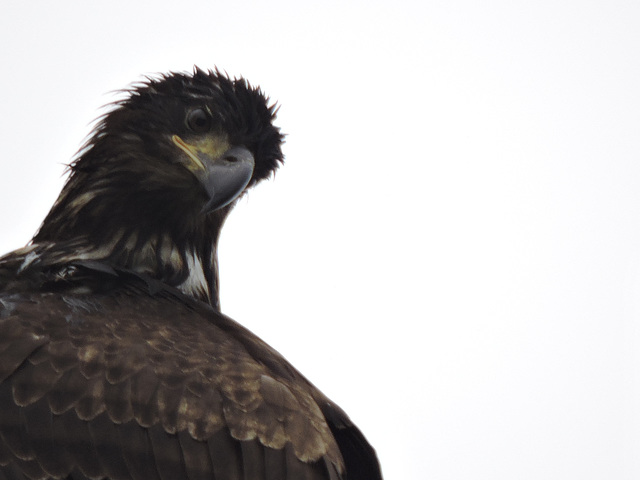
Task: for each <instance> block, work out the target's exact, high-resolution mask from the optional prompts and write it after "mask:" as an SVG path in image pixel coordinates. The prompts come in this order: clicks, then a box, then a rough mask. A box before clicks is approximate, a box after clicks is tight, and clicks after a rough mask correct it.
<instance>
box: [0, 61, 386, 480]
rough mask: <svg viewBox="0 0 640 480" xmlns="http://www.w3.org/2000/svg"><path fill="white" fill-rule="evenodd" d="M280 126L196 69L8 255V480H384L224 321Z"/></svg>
mask: <svg viewBox="0 0 640 480" xmlns="http://www.w3.org/2000/svg"><path fill="white" fill-rule="evenodd" d="M194 109H196V110H195V111H196V114H193V112H194ZM141 112H142V113H141ZM203 112H204V113H203ZM206 112H208V114H207V113H206ZM203 115H204V116H203ZM206 115H210V118H209V119H208V120H207V116H206ZM274 117H275V110H274V108H273V107H269V106H268V105H267V99H266V98H265V97H264V96H263V95H262V93H261V92H260V91H259V90H258V89H254V88H252V87H251V86H250V85H249V84H248V83H246V82H245V81H244V80H230V79H229V78H227V77H225V76H223V75H221V74H220V73H218V72H203V71H201V70H196V71H195V72H194V74H193V75H185V74H173V75H169V76H164V77H162V78H160V79H157V80H153V79H152V80H149V81H148V83H145V84H143V85H139V86H137V87H136V88H135V89H134V90H133V91H132V92H131V93H130V97H129V98H128V99H127V100H125V101H123V102H120V103H119V104H118V105H117V106H116V107H115V110H113V111H112V112H111V113H109V114H108V115H107V116H106V117H105V118H104V119H103V120H102V121H101V123H100V124H99V126H98V128H97V130H96V132H95V133H94V135H93V136H92V138H91V139H90V140H89V143H88V144H87V146H86V147H85V149H84V150H83V151H82V152H81V155H80V157H79V158H78V159H77V160H76V161H75V162H74V164H73V165H72V167H71V168H72V173H71V177H70V179H69V181H68V182H67V184H66V185H65V187H64V189H63V192H62V193H61V195H60V198H59V199H58V201H57V202H56V204H55V205H54V207H53V209H52V211H51V213H50V214H49V215H48V217H47V218H46V219H45V221H44V223H43V226H42V227H41V229H40V231H39V233H38V234H37V235H36V236H35V237H34V240H33V242H32V243H31V244H30V245H28V246H27V247H25V248H23V249H20V250H17V251H15V252H12V253H10V254H8V255H6V256H5V257H3V258H0V480H3V479H6V480H14V479H15V480H17V479H25V478H29V479H34V480H35V479H48V478H72V479H86V478H91V479H98V478H109V479H113V480H129V479H131V480H151V479H152V480H179V479H189V480H205V479H209V480H211V479H215V480H233V479H238V480H240V479H242V480H248V479H252V480H261V479H264V480H267V479H269V480H293V479H296V480H298V479H308V480H321V479H325V480H327V479H330V480H339V479H355V480H358V479H372V480H375V479H378V478H381V475H380V471H379V467H378V463H377V459H376V456H375V453H374V451H373V449H372V448H371V447H370V445H369V444H368V443H367V441H366V440H365V439H364V437H363V436H362V434H361V433H360V432H359V430H358V429H357V428H356V427H355V426H354V425H353V424H352V423H351V422H350V420H349V419H348V417H347V416H346V415H345V414H344V412H342V410H340V409H339V408H338V407H336V406H335V405H333V404H332V403H331V402H330V401H329V400H328V399H327V398H326V397H325V396H324V395H323V394H322V393H321V392H320V391H318V390H317V389H316V388H315V387H314V386H313V385H311V384H310V383H309V382H308V381H307V380H306V379H305V378H304V377H303V376H302V375H301V374H300V373H299V372H298V371H297V370H295V368H293V367H292V366H291V365H290V364H289V363H288V362H287V361H286V360H285V359H284V358H282V356H280V355H279V354H278V353H277V352H276V351H274V350H273V349H272V348H271V347H269V346H268V345H267V344H265V343H264V342H263V341H262V340H260V339H259V338H257V337H256V336H255V335H253V334H252V333H251V332H249V331H248V330H246V329H245V328H243V327H242V326H240V325H239V324H237V323H236V322H234V321H233V320H231V319H230V318H228V317H226V316H224V315H223V314H221V313H220V312H219V309H218V306H219V303H218V298H217V259H216V245H217V239H218V236H219V233H220V228H221V226H222V224H223V222H224V219H225V218H226V215H227V214H228V213H229V211H230V210H231V208H232V207H233V203H234V202H235V200H236V199H237V198H238V196H240V195H241V194H242V193H243V192H244V191H245V189H246V188H249V187H251V186H252V185H254V184H255V183H257V182H258V181H260V180H261V179H263V178H266V177H267V176H268V175H269V174H270V173H271V172H273V171H274V169H275V168H276V166H277V164H278V163H279V162H280V161H281V160H282V155H281V153H280V143H281V141H282V136H281V134H280V133H279V131H278V129H277V128H275V127H273V126H272V121H273V118H274ZM185 118H186V119H187V121H186V122H185ZM194 118H195V119H196V120H197V121H198V122H199V123H194V122H195V120H194V122H191V123H190V119H194ZM203 118H204V121H203V120H202V119H203ZM203 122H204V123H203ZM207 122H209V123H207ZM185 123H186V126H185ZM205 127H206V128H205ZM190 129H191V130H190ZM177 135H179V136H180V137H179V139H178V140H175V138H176V136H177ZM183 138H184V139H186V140H183ZM172 142H173V143H172ZM176 145H177V146H178V147H176ZM183 145H186V147H184V146H183ZM181 149H182V150H181ZM183 152H186V155H183ZM229 152H233V155H234V156H232V155H231V154H230V153H229ZM238 152H239V153H238ZM200 159H202V160H200ZM207 162H209V163H207ZM241 162H245V163H246V165H250V166H251V176H250V178H249V177H247V179H248V180H247V181H242V182H240V183H238V178H241V177H242V175H244V173H242V172H244V171H248V170H246V169H247V168H248V167H246V165H244V166H243V165H241V166H240V167H241V168H243V169H245V170H241V175H240V176H239V175H238V174H237V173H236V172H237V171H238V170H237V168H238V163H241ZM221 165H222V166H221ZM208 169H212V171H215V172H216V173H217V174H218V173H219V172H222V173H220V174H221V175H222V176H223V177H224V179H228V180H225V182H226V183H225V182H222V183H221V182H220V179H219V178H216V179H213V180H212V179H211V178H210V176H207V174H205V173H206V172H205V170H206V171H207V172H208V171H209V170H208ZM233 169H236V170H233ZM203 172H204V173H203ZM228 172H231V173H228ZM210 182H211V183H210ZM216 182H217V183H216ZM212 185H213V186H212ZM220 191H224V194H223V197H224V198H222V200H220V199H219V198H217V197H216V198H215V202H216V203H215V204H216V205H222V204H224V205H223V206H222V207H216V208H215V209H213V210H211V211H203V210H202V206H203V205H210V204H213V203H212V202H213V200H214V196H216V195H218V196H219V195H220ZM229 192H231V193H229ZM230 195H231V196H230ZM225 202H226V203H225Z"/></svg>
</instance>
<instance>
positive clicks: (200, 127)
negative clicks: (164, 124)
mask: <svg viewBox="0 0 640 480" xmlns="http://www.w3.org/2000/svg"><path fill="white" fill-rule="evenodd" d="M187 126H188V127H189V128H190V129H191V131H193V132H194V133H206V132H208V131H209V129H210V128H211V117H210V116H209V114H208V113H207V112H206V111H205V110H204V109H202V108H196V109H195V110H191V111H190V112H189V113H188V114H187Z"/></svg>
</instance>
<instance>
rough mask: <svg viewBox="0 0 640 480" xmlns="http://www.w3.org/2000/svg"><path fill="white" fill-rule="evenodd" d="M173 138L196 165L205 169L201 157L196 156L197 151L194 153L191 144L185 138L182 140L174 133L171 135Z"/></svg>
mask: <svg viewBox="0 0 640 480" xmlns="http://www.w3.org/2000/svg"><path fill="white" fill-rule="evenodd" d="M171 140H172V141H173V143H175V144H176V145H177V146H178V148H180V150H182V151H183V152H184V153H186V154H187V155H188V156H189V158H190V159H191V161H192V162H193V163H194V164H195V165H196V167H197V168H199V169H201V170H204V164H203V163H202V162H201V161H200V159H199V158H198V157H197V156H196V154H195V153H193V150H192V148H193V147H191V146H190V145H187V144H186V143H185V142H184V140H182V139H181V138H180V137H179V136H178V135H173V136H172V137H171Z"/></svg>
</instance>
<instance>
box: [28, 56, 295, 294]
mask: <svg viewBox="0 0 640 480" xmlns="http://www.w3.org/2000/svg"><path fill="white" fill-rule="evenodd" d="M126 93H127V96H126V98H125V99H124V100H121V101H119V102H116V103H115V104H114V105H113V108H111V110H110V111H109V112H108V113H107V114H105V115H104V116H103V117H102V118H101V119H99V121H98V123H97V126H96V128H95V129H94V131H93V133H92V134H91V135H90V137H89V139H88V141H87V143H86V144H85V146H84V147H83V148H82V149H81V151H80V152H79V154H78V157H77V158H76V160H75V161H74V162H73V163H72V164H71V165H70V171H71V172H70V176H69V179H68V181H67V183H66V184H65V187H64V188H63V191H62V193H61V194H60V197H59V198H58V200H57V201H56V203H55V205H54V206H53V208H52V210H51V212H50V213H49V215H48V216H47V218H46V219H45V221H44V222H43V224H42V226H41V228H40V230H39V232H38V233H37V234H36V236H35V237H34V240H33V241H34V243H48V244H51V243H56V244H59V245H73V247H69V248H72V249H75V251H76V254H77V255H79V256H80V257H82V256H84V257H85V258H90V259H99V260H108V261H109V262H111V263H117V264H118V265H120V266H123V267H126V268H132V269H134V270H142V271H145V272H146V273H150V274H152V275H153V276H155V277H159V278H161V279H163V280H165V281H168V280H167V276H169V277H171V276H172V275H173V276H175V271H183V270H184V269H185V268H186V264H187V263H189V261H190V260H189V258H190V257H189V255H192V253H190V252H197V253H198V255H199V256H200V257H202V256H203V255H205V256H210V257H212V256H215V252H212V253H211V254H210V255H209V252H208V250H210V247H209V246H207V245H211V244H212V243H213V244H215V242H216V241H217V235H218V233H219V229H220V227H221V226H222V223H223V221H224V219H225V217H226V215H227V213H228V212H229V210H230V209H231V207H232V206H233V204H234V202H235V201H236V200H237V199H238V198H239V197H240V196H241V195H242V194H243V192H245V191H246V190H247V188H249V187H251V186H253V185H254V184H255V183H257V182H259V181H260V180H262V179H265V178H266V177H268V176H269V175H270V174H271V173H273V172H274V171H275V170H276V168H277V167H278V165H279V164H280V163H281V162H282V159H283V156H282V152H281V144H282V140H283V135H282V134H281V133H280V130H279V129H278V128H277V127H275V126H274V125H273V120H274V118H275V114H276V108H275V106H274V105H272V104H270V103H269V99H268V98H267V97H266V96H265V95H264V94H263V93H262V92H261V90H260V89H259V88H254V87H252V86H251V85H250V84H249V83H248V82H247V81H245V80H244V79H232V78H229V77H228V76H226V75H225V74H222V73H220V72H219V71H217V70H216V71H203V70H200V69H198V68H196V69H195V70H194V72H193V73H192V74H184V73H172V74H167V75H163V76H160V77H157V78H147V79H146V80H145V81H144V82H141V83H140V84H137V85H134V86H133V87H132V88H131V89H130V90H127V91H126ZM78 245H80V246H78ZM213 248H214V249H215V245H214V247H213ZM88 251H90V252H89V253H86V252H88ZM77 252H81V253H79V254H78V253H77ZM68 253H69V255H68V256H69V258H66V257H65V259H70V258H71V256H72V255H73V254H74V252H68ZM58 256H59V255H58ZM172 258H173V259H174V260H175V261H173V260H171V259H172ZM197 260H198V261H200V262H201V263H203V264H204V265H208V264H210V263H211V262H214V261H215V259H213V260H211V259H210V258H198V259H197ZM154 262H155V263H154ZM205 270H206V267H205ZM172 272H173V273H172ZM179 276H180V277H183V276H184V275H183V274H181V275H179ZM205 276H206V272H205ZM169 283H179V282H177V281H174V282H169Z"/></svg>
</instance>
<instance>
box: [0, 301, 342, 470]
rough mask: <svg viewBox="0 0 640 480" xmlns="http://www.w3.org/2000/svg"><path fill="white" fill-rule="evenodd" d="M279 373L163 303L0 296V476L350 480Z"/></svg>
mask: <svg viewBox="0 0 640 480" xmlns="http://www.w3.org/2000/svg"><path fill="white" fill-rule="evenodd" d="M194 305H195V306H194ZM283 362H284V360H281V357H279V356H278V355H277V353H275V352H273V351H272V350H271V349H270V348H269V347H268V346H266V345H265V344H263V343H262V342H261V341H260V340H259V339H257V337H255V336H252V335H251V334H250V333H248V331H246V330H245V329H242V327H239V326H238V325H237V324H235V322H233V321H232V320H230V319H228V318H226V317H224V316H222V315H220V314H218V313H216V312H215V311H213V310H212V309H206V308H201V307H200V306H198V305H197V304H196V302H192V304H191V305H189V304H185V303H184V302H182V301H180V300H179V299H178V300H177V299H176V298H174V297H173V296H172V295H162V292H161V293H160V294H156V295H155V296H151V295H149V294H147V293H140V292H138V291H135V290H126V291H125V290H122V291H119V292H118V293H115V294H114V293H111V294H92V295H81V294H60V293H56V294H54V293H15V294H0V465H2V466H3V467H2V468H0V477H3V476H4V477H3V478H7V479H9V478H14V474H15V475H18V474H19V473H20V472H23V473H24V474H26V476H27V477H29V478H33V479H41V478H50V477H57V478H62V477H65V476H67V475H70V474H71V475H73V476H76V477H77V478H82V477H83V476H86V477H91V478H99V477H108V478H110V479H113V480H120V479H123V480H124V479H126V480H128V479H132V480H149V479H153V480H179V479H190V480H200V479H202V480H204V479H212V478H213V479H216V480H231V479H253V480H260V479H265V480H266V479H283V480H284V479H290V480H293V479H310V480H311V479H314V480H316V479H317V480H320V479H332V480H337V479H339V478H343V472H344V461H343V459H342V455H341V454H340V452H339V449H338V446H337V444H336V441H335V439H334V437H333V435H332V433H331V431H330V429H329V428H330V427H329V426H328V424H327V422H326V419H325V416H324V414H323V412H322V411H321V407H320V406H319V405H318V404H317V402H316V401H315V400H314V398H313V390H310V388H311V389H312V387H310V386H309V384H308V383H306V381H304V379H303V378H302V377H301V376H297V372H295V370H293V369H292V368H291V367H290V366H289V365H288V364H287V363H286V362H284V363H283Z"/></svg>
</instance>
